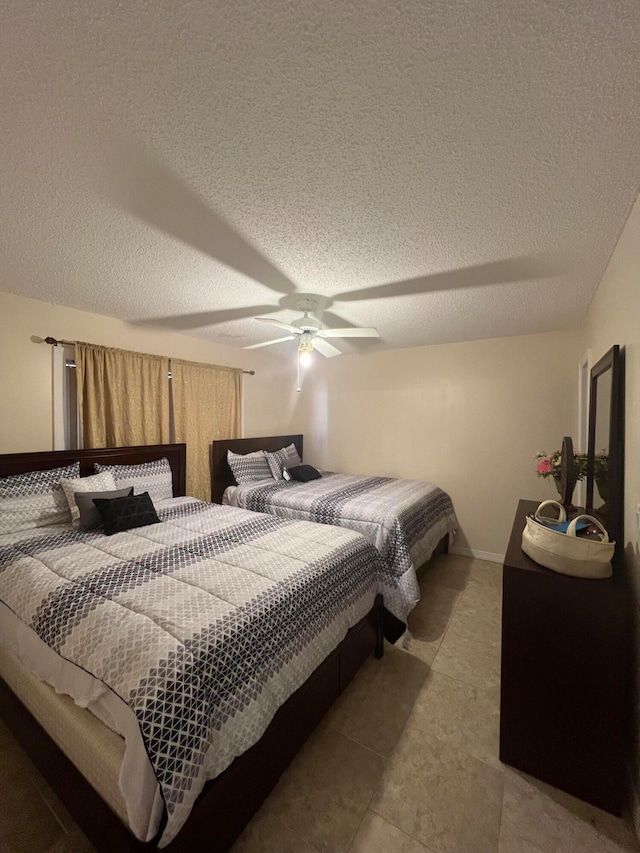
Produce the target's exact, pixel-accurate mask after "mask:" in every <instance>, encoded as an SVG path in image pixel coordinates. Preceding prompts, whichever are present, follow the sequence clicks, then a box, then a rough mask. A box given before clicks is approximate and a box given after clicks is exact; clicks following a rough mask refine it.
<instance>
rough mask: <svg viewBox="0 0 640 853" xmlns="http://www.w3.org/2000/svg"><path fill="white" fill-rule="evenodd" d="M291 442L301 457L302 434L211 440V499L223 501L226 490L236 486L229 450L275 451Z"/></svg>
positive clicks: (215, 501) (242, 451)
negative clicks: (230, 466) (228, 456)
mask: <svg viewBox="0 0 640 853" xmlns="http://www.w3.org/2000/svg"><path fill="white" fill-rule="evenodd" d="M290 444H295V446H296V450H297V451H298V455H299V457H300V459H304V457H303V455H302V436H301V435H267V436H263V437H262V438H230V439H225V440H224V441H212V442H211V500H212V501H213V503H214V504H221V503H222V496H223V495H224V490H225V489H226V488H227V487H228V486H235V485H236V480H235V477H234V476H233V474H232V473H231V468H229V463H228V462H227V450H230V451H231V452H232V453H241V454H245V453H254V452H255V451H256V450H266V451H267V453H273V452H274V451H276V450H281V449H282V448H283V447H287V446H288V445H290Z"/></svg>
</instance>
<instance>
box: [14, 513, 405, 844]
mask: <svg viewBox="0 0 640 853" xmlns="http://www.w3.org/2000/svg"><path fill="white" fill-rule="evenodd" d="M157 508H158V514H159V516H160V518H161V520H162V521H163V522H164V523H162V524H156V525H150V526H148V527H145V528H139V529H137V530H135V531H127V532H125V533H119V534H116V535H115V536H111V537H106V536H104V535H103V534H101V533H99V532H96V531H92V532H89V533H79V532H76V531H72V530H70V528H68V527H67V526H64V525H63V526H58V527H56V528H48V529H44V528H43V529H40V530H37V531H27V532H22V533H20V534H13V535H11V536H9V537H6V536H4V537H1V538H0V600H2V601H4V605H3V612H2V613H1V614H0V626H1V628H0V630H1V631H2V634H1V636H0V640H1V641H2V643H3V644H4V645H5V647H6V648H7V649H9V650H10V651H11V650H12V651H13V652H14V653H17V655H18V656H19V658H20V660H21V661H23V662H24V663H25V664H26V666H27V668H28V669H29V670H30V671H31V672H32V673H33V674H34V675H36V676H37V677H38V678H41V679H44V680H45V681H47V682H48V683H50V684H52V685H53V686H54V687H55V689H56V690H59V691H60V692H62V693H65V694H67V695H69V696H71V697H72V698H73V699H74V700H75V701H76V702H77V703H78V704H79V705H81V706H83V707H86V708H87V709H89V710H90V711H91V712H92V713H93V714H94V715H95V716H96V717H98V718H99V719H100V720H102V721H103V722H104V723H105V724H106V725H107V726H108V727H109V728H110V729H111V730H112V731H113V733H114V737H118V735H120V736H121V737H122V738H123V740H124V744H125V747H124V753H123V754H122V759H121V764H120V771H119V775H118V788H119V791H120V795H121V801H119V800H118V796H117V795H116V794H115V793H114V791H113V786H112V785H111V788H110V787H109V784H107V783H106V782H104V780H102V781H101V780H100V779H92V780H90V781H92V784H94V787H96V789H99V788H100V787H101V788H102V790H101V791H100V792H101V793H102V795H103V796H104V797H105V798H106V799H107V800H108V802H109V803H110V804H111V805H112V807H113V808H114V810H115V811H116V812H117V813H118V814H120V815H121V816H122V817H124V812H126V820H127V823H128V824H129V826H130V827H131V829H132V830H133V831H134V834H135V835H136V836H137V837H138V838H140V839H141V840H147V839H150V838H152V837H153V836H154V835H155V832H156V829H157V826H158V822H159V819H160V816H161V815H162V813H163V809H162V806H163V805H164V806H166V813H167V821H166V825H165V827H164V830H163V834H162V838H161V840H160V846H161V847H162V846H164V845H166V844H167V843H169V841H171V840H172V838H173V837H175V835H176V833H177V832H178V831H179V829H180V827H181V825H182V823H183V822H184V820H186V818H187V816H188V814H189V811H190V808H191V805H192V804H193V802H194V801H195V799H196V797H197V796H198V794H199V792H200V790H201V789H202V786H203V785H204V782H205V781H206V780H207V779H211V778H215V777H216V776H217V775H219V774H220V773H221V772H222V771H223V770H224V769H226V767H227V766H229V764H230V763H231V762H232V761H233V759H234V758H235V757H236V756H237V755H240V754H242V753H243V752H244V751H245V750H246V749H248V748H249V747H250V746H252V745H253V744H254V743H256V742H257V741H258V740H259V739H260V737H261V736H262V734H263V732H264V731H265V729H266V728H267V726H268V724H269V722H270V721H271V719H272V718H273V716H274V714H275V712H276V711H277V709H278V708H279V707H280V706H281V705H282V704H283V703H284V702H285V701H286V699H287V698H288V697H289V696H290V695H292V694H293V693H294V692H295V691H296V690H297V688H298V687H299V686H301V684H302V683H304V681H305V680H306V679H307V678H308V677H309V675H310V674H311V673H312V672H313V671H314V670H315V669H316V667H317V666H318V665H319V664H320V663H321V662H322V660H324V659H325V658H326V656H327V655H328V654H329V653H330V652H331V651H332V650H333V649H334V648H335V647H336V646H337V645H338V644H339V643H340V641H341V640H342V639H343V638H344V636H345V635H346V633H347V631H348V630H349V628H350V627H352V626H353V625H355V624H356V623H357V622H358V621H359V620H360V619H361V618H362V617H363V616H364V615H365V614H366V613H367V612H368V611H369V610H370V609H371V606H372V604H373V600H374V598H375V596H376V594H378V593H379V592H382V593H383V594H385V590H387V589H388V588H389V586H390V585H389V581H388V579H387V578H385V573H384V566H383V563H382V561H381V559H380V556H379V554H378V553H377V552H376V551H375V549H374V548H373V547H372V546H371V545H369V544H368V543H367V542H366V541H365V540H364V539H363V538H362V537H360V536H358V535H357V534H355V533H353V532H352V531H341V533H340V534H339V535H336V531H335V530H329V529H327V528H326V527H323V526H321V525H315V524H308V523H305V522H292V521H287V520H283V519H276V518H273V517H272V516H269V515H258V514H256V513H253V512H247V511H244V510H241V509H231V508H229V507H221V506H216V505H212V504H205V503H203V502H201V501H195V500H193V499H190V498H176V499H173V500H172V501H167V502H162V504H161V505H160V504H159V505H158V507H157ZM88 673H91V675H88ZM45 716H46V714H45ZM58 737H60V735H59V734H58ZM72 740H73V738H71V741H72ZM71 741H69V742H67V743H66V744H65V748H66V749H71V750H73V743H72V742H71ZM61 745H62V744H61ZM80 760H82V758H80ZM114 761H115V759H113V760H111V763H109V762H107V765H108V768H109V771H108V772H105V776H108V777H109V778H110V779H113V769H114ZM89 763H91V762H89ZM149 767H151V768H152V772H149ZM152 778H153V780H154V781H155V780H156V779H157V784H155V785H153V784H149V782H150V780H151V779H152ZM212 818H214V816H212Z"/></svg>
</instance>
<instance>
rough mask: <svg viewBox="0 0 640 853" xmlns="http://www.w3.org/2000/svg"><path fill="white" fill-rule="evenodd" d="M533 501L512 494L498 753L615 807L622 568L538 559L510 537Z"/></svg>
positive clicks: (619, 795) (622, 722)
mask: <svg viewBox="0 0 640 853" xmlns="http://www.w3.org/2000/svg"><path fill="white" fill-rule="evenodd" d="M537 503H538V502H537V501H520V503H519V505H518V510H517V512H516V517H515V521H514V524H513V529H512V531H511V539H510V541H509V547H508V549H507V553H506V557H505V563H504V576H503V594H504V598H503V604H502V681H501V701H500V759H501V760H502V761H504V762H505V763H506V764H510V765H511V766H513V767H516V768H518V769H519V770H523V771H524V772H526V773H530V774H531V775H532V776H535V777H536V778H538V779H541V780H543V781H545V782H549V783H550V784H551V785H554V786H555V787H557V788H560V789H562V790H563V791H567V792H568V793H570V794H574V795H575V796H576V797H579V798H580V799H583V800H586V801H587V802H589V803H592V804H593V805H596V806H599V807H600V808H603V809H606V810H607V811H610V812H613V813H614V814H620V811H621V810H622V808H623V807H624V805H625V802H626V797H625V791H626V782H625V780H626V774H625V766H624V761H625V757H624V745H625V731H626V726H627V678H626V675H627V672H628V666H627V664H628V651H629V643H628V637H629V624H630V623H629V618H628V612H629V608H628V600H629V599H628V595H627V594H626V593H625V583H624V580H623V577H622V574H623V573H622V572H617V571H616V572H614V576H613V577H612V578H610V579H607V580H585V579H582V578H572V577H566V576H565V575H560V574H557V573H556V572H552V571H550V570H549V569H545V568H543V567H542V566H539V565H538V564H537V563H535V562H534V561H533V560H531V559H530V558H529V557H527V555H526V554H525V553H523V551H522V549H521V547H520V543H521V539H522V530H523V528H524V524H525V516H526V515H527V514H528V513H530V512H533V511H534V510H535V508H536V506H537Z"/></svg>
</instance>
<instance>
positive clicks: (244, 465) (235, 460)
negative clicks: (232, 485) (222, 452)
mask: <svg viewBox="0 0 640 853" xmlns="http://www.w3.org/2000/svg"><path fill="white" fill-rule="evenodd" d="M227 462H228V463H229V468H231V473H232V474H233V476H234V477H235V480H236V483H237V484H238V485H239V486H240V485H241V484H242V483H256V482H258V481H260V480H268V479H269V477H270V476H271V471H270V470H269V465H268V463H267V457H266V454H265V453H264V451H263V450H256V451H255V452H254V453H243V454H240V453H232V451H231V450H227Z"/></svg>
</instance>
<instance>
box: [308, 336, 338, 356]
mask: <svg viewBox="0 0 640 853" xmlns="http://www.w3.org/2000/svg"><path fill="white" fill-rule="evenodd" d="M311 343H312V344H313V348H314V349H317V350H318V352H319V353H320V354H321V355H323V356H324V357H325V358H333V357H334V356H336V355H342V353H341V352H340V350H339V349H337V347H334V345H333V344H329V343H327V342H326V341H323V340H322V338H317V337H314V338H313V339H312V341H311Z"/></svg>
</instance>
